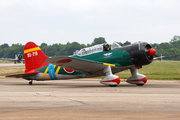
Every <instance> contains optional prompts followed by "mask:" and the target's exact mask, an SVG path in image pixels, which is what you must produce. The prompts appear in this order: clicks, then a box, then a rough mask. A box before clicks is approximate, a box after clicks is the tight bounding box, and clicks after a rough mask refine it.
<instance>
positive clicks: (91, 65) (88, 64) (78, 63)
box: [45, 57, 132, 76]
mask: <svg viewBox="0 0 180 120" xmlns="http://www.w3.org/2000/svg"><path fill="white" fill-rule="evenodd" d="M45 62H47V63H51V64H55V65H58V66H62V67H65V68H68V69H72V70H75V71H77V72H80V73H83V74H86V76H103V75H105V74H104V72H103V70H104V69H105V68H106V67H107V65H110V66H111V69H112V72H113V73H117V72H120V71H123V70H126V69H128V68H130V67H132V66H128V67H116V66H115V65H114V64H108V63H102V62H97V61H90V60H82V59H77V58H71V57H54V58H48V59H46V60H45Z"/></svg>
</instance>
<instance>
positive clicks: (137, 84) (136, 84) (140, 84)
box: [136, 84, 144, 86]
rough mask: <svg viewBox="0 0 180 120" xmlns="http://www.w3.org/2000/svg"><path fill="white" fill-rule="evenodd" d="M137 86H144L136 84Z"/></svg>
mask: <svg viewBox="0 0 180 120" xmlns="http://www.w3.org/2000/svg"><path fill="white" fill-rule="evenodd" d="M136 85H137V86H143V85H144V84H136Z"/></svg>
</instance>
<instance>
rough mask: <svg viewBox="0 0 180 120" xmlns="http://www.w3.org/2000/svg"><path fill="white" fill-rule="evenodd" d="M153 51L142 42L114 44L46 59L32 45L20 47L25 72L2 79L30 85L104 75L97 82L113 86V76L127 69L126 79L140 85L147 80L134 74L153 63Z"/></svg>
mask: <svg viewBox="0 0 180 120" xmlns="http://www.w3.org/2000/svg"><path fill="white" fill-rule="evenodd" d="M155 53H156V50H155V49H153V48H152V47H151V45H150V44H148V43H146V42H141V43H134V44H132V45H127V46H123V47H121V46H120V45H119V44H118V43H117V42H114V43H113V44H112V45H111V48H109V45H107V44H99V45H94V46H92V47H87V48H82V49H81V50H80V51H79V52H78V53H77V54H76V55H71V56H59V57H52V58H49V57H47V56H46V55H45V54H44V53H43V51H42V50H41V49H40V48H39V47H38V46H37V45H36V44H35V43H34V42H28V43H26V45H25V46H24V58H25V72H24V73H20V74H11V75H7V76H6V77H16V78H24V79H26V80H28V81H29V84H30V85H32V82H33V80H36V81H45V80H64V79H77V78H90V77H97V76H105V77H104V78H103V79H102V80H101V81H100V83H101V84H104V85H107V86H110V87H116V86H117V85H118V84H119V83H120V78H119V77H118V76H116V75H114V74H115V73H118V72H121V71H123V70H127V69H130V71H131V74H132V76H131V77H130V78H128V79H127V80H126V82H128V83H130V84H136V85H137V86H143V85H144V84H145V83H146V82H147V78H146V76H145V75H143V74H139V73H138V69H139V68H142V66H143V65H148V64H150V63H151V62H152V61H153V56H154V55H155Z"/></svg>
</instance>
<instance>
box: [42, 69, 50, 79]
mask: <svg viewBox="0 0 180 120" xmlns="http://www.w3.org/2000/svg"><path fill="white" fill-rule="evenodd" d="M47 71H48V67H47V68H46V70H45V71H44V74H43V76H42V79H43V80H44V79H45V77H46V74H47ZM48 77H49V76H48Z"/></svg>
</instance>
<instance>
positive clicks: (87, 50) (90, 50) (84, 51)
mask: <svg viewBox="0 0 180 120" xmlns="http://www.w3.org/2000/svg"><path fill="white" fill-rule="evenodd" d="M105 46H107V44H106V43H104V44H99V45H94V46H92V47H88V48H82V49H81V50H80V51H79V52H78V53H77V55H79V56H84V55H89V54H93V53H98V52H102V51H104V47H105ZM118 47H121V46H120V45H119V44H118V43H117V42H114V43H113V44H112V45H111V50H113V49H115V48H118Z"/></svg>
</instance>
